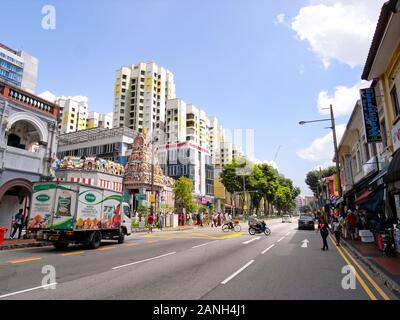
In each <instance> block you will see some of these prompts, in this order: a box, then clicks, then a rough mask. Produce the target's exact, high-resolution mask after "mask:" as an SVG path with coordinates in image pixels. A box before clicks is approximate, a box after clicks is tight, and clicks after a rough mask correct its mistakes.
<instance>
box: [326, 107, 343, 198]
mask: <svg viewBox="0 0 400 320" xmlns="http://www.w3.org/2000/svg"><path fill="white" fill-rule="evenodd" d="M329 109H330V111H331V124H332V134H333V146H334V148H335V162H336V174H337V177H338V185H339V186H338V187H339V190H338V191H339V197H341V196H342V181H341V178H340V166H339V152H338V146H337V138H336V125H335V116H334V114H333V107H332V105H330V106H329Z"/></svg>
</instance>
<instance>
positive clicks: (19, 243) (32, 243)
mask: <svg viewBox="0 0 400 320" xmlns="http://www.w3.org/2000/svg"><path fill="white" fill-rule="evenodd" d="M195 228H197V226H179V227H176V228H164V229H163V231H183V230H190V229H195ZM141 232H147V229H142V230H138V229H136V230H132V235H134V234H136V233H141ZM153 232H162V231H160V230H159V229H156V228H155V229H153ZM45 246H51V243H50V242H43V241H36V240H35V239H20V240H18V239H13V240H8V239H7V240H4V243H2V244H0V251H2V250H11V249H21V248H33V247H45Z"/></svg>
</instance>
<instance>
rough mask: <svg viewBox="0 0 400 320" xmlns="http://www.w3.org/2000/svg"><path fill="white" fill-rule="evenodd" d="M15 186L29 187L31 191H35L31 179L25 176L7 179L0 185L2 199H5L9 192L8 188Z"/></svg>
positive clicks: (0, 198) (0, 197)
mask: <svg viewBox="0 0 400 320" xmlns="http://www.w3.org/2000/svg"><path fill="white" fill-rule="evenodd" d="M13 187H23V188H25V189H27V190H28V191H29V192H30V193H33V187H32V182H31V181H29V180H27V179H23V178H18V179H12V180H9V181H7V182H6V183H4V184H3V185H2V186H1V187H0V201H1V200H2V199H3V196H4V194H5V193H6V192H7V190H9V189H11V188H13Z"/></svg>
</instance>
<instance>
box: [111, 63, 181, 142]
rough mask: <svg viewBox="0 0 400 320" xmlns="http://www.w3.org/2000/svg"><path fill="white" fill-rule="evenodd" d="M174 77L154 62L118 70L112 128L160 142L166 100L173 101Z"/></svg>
mask: <svg viewBox="0 0 400 320" xmlns="http://www.w3.org/2000/svg"><path fill="white" fill-rule="evenodd" d="M175 97H176V96H175V84H174V75H173V74H172V73H171V72H170V71H169V70H167V69H165V68H163V67H160V66H158V65H157V64H156V63H154V62H141V63H139V64H135V65H132V66H126V67H122V68H121V69H119V70H118V71H117V72H116V81H115V90H114V114H113V126H114V128H116V127H129V128H131V129H134V130H135V131H139V132H141V131H142V130H143V129H144V128H146V129H147V130H148V134H149V135H150V137H151V136H152V135H153V129H154V135H155V138H156V139H161V137H162V136H163V132H164V130H165V129H164V126H165V108H166V104H167V100H169V99H174V98H175Z"/></svg>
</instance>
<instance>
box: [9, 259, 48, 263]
mask: <svg viewBox="0 0 400 320" xmlns="http://www.w3.org/2000/svg"><path fill="white" fill-rule="evenodd" d="M41 259H42V258H25V259H14V260H8V261H7V262H8V263H11V264H17V263H23V262H29V261H35V260H41Z"/></svg>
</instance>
